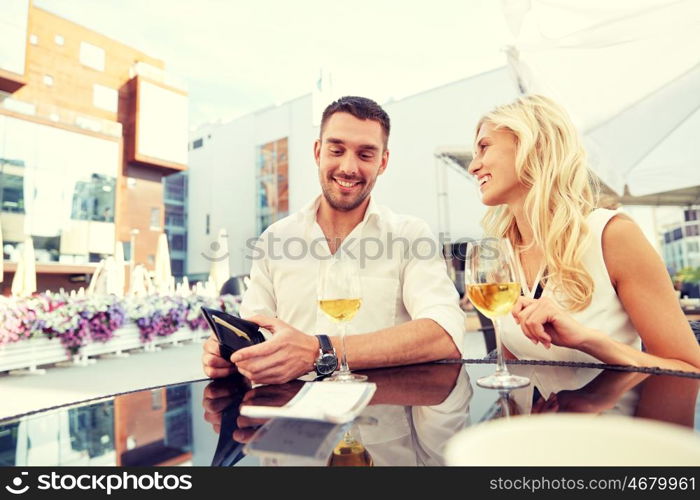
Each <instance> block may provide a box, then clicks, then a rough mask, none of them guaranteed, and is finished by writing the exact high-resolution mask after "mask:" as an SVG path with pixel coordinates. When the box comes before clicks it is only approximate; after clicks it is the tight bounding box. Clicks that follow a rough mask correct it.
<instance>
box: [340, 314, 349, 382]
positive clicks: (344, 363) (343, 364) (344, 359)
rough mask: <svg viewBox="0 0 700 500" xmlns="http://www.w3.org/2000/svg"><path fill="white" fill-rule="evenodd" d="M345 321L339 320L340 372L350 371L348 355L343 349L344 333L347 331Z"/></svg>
mask: <svg viewBox="0 0 700 500" xmlns="http://www.w3.org/2000/svg"><path fill="white" fill-rule="evenodd" d="M347 325H348V324H347V322H346V321H341V322H340V349H341V353H340V373H350V368H349V367H348V356H347V350H346V349H345V334H346V333H347V327H348V326H347Z"/></svg>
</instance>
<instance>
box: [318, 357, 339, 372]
mask: <svg viewBox="0 0 700 500" xmlns="http://www.w3.org/2000/svg"><path fill="white" fill-rule="evenodd" d="M336 368H338V358H336V357H335V356H334V355H332V354H323V355H322V356H321V357H320V358H319V359H317V360H316V371H317V372H318V374H319V375H329V374H331V373H333V372H334V371H335V369H336Z"/></svg>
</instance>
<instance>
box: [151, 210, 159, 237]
mask: <svg viewBox="0 0 700 500" xmlns="http://www.w3.org/2000/svg"><path fill="white" fill-rule="evenodd" d="M151 229H152V230H154V231H157V230H159V229H161V226H160V208H159V207H152V208H151Z"/></svg>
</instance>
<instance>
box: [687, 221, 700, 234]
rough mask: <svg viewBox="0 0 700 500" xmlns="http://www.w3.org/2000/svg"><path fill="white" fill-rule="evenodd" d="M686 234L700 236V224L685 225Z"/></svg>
mask: <svg viewBox="0 0 700 500" xmlns="http://www.w3.org/2000/svg"><path fill="white" fill-rule="evenodd" d="M685 235H686V236H700V225H698V224H693V225H690V226H686V227H685Z"/></svg>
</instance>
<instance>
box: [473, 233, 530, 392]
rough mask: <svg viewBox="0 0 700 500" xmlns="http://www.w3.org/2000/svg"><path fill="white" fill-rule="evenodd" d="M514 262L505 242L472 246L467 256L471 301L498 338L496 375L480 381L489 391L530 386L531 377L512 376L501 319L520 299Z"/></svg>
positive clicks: (496, 240) (492, 240)
mask: <svg viewBox="0 0 700 500" xmlns="http://www.w3.org/2000/svg"><path fill="white" fill-rule="evenodd" d="M514 259H515V256H514V254H513V251H512V248H511V246H510V242H509V241H508V240H505V239H501V238H486V239H484V240H481V241H477V242H474V243H471V244H470V245H469V251H468V253H467V262H466V266H465V270H464V281H465V288H466V290H467V294H468V296H469V300H470V301H471V303H472V304H473V305H474V307H476V308H477V309H478V310H479V311H480V312H481V313H482V314H483V315H484V316H486V317H487V318H489V319H490V320H491V321H492V322H493V328H494V333H495V335H496V353H497V358H496V372H495V373H493V374H491V375H488V376H486V377H481V378H480V379H478V380H477V381H476V383H477V385H479V386H481V387H485V388H487V389H516V388H518V387H525V386H527V385H529V384H530V379H528V378H527V377H521V376H519V375H512V374H511V373H510V372H509V371H508V368H507V367H506V364H505V361H504V360H503V346H502V342H501V318H502V317H503V316H505V315H506V314H509V313H510V312H511V311H512V310H513V306H514V305H515V303H516V302H517V300H518V297H519V296H520V282H519V280H518V279H517V276H518V275H517V273H516V271H515V260H514Z"/></svg>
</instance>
